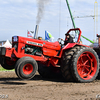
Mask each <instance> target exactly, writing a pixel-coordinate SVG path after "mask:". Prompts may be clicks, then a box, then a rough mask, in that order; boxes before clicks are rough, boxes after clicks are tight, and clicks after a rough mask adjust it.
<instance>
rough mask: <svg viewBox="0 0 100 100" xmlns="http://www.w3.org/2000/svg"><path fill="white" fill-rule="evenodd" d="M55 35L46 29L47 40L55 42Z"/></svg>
mask: <svg viewBox="0 0 100 100" xmlns="http://www.w3.org/2000/svg"><path fill="white" fill-rule="evenodd" d="M53 39H54V37H53V36H52V35H51V34H50V33H49V32H48V31H45V40H48V41H51V42H53Z"/></svg>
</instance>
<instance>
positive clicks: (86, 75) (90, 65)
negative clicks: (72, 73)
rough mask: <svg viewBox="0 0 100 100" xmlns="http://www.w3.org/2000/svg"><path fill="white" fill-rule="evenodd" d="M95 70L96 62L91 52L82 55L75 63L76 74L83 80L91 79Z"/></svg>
mask: <svg viewBox="0 0 100 100" xmlns="http://www.w3.org/2000/svg"><path fill="white" fill-rule="evenodd" d="M96 70H97V61H96V58H95V56H94V55H93V54H92V53H91V52H84V53H82V54H81V55H80V56H79V58H78V61H77V72H78V74H79V76H80V77H81V78H82V79H84V80H89V79H91V78H92V77H93V76H94V75H95V73H96Z"/></svg>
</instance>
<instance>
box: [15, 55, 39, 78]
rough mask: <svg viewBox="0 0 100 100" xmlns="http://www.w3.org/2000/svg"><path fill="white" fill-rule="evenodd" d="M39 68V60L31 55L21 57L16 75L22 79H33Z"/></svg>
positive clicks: (17, 63) (16, 67)
mask: <svg viewBox="0 0 100 100" xmlns="http://www.w3.org/2000/svg"><path fill="white" fill-rule="evenodd" d="M37 70H38V65H37V62H36V61H35V60H34V59H33V58H31V57H23V58H20V59H19V60H18V61H17V62H16V65H15V72H16V75H17V76H18V77H19V78H21V79H32V78H33V77H34V76H35V73H36V71H37Z"/></svg>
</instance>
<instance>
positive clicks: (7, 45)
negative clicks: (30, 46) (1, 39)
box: [3, 40, 12, 48]
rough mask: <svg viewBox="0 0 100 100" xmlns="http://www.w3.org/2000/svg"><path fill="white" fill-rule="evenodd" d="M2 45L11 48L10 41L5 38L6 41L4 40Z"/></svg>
mask: <svg viewBox="0 0 100 100" xmlns="http://www.w3.org/2000/svg"><path fill="white" fill-rule="evenodd" d="M3 47H6V48H12V45H11V43H10V42H9V40H7V41H6V42H5V44H4V45H3Z"/></svg>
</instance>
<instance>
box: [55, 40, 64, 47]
mask: <svg viewBox="0 0 100 100" xmlns="http://www.w3.org/2000/svg"><path fill="white" fill-rule="evenodd" d="M57 41H58V42H59V44H60V45H61V46H62V45H63V44H64V40H63V39H62V38H58V40H57Z"/></svg>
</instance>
